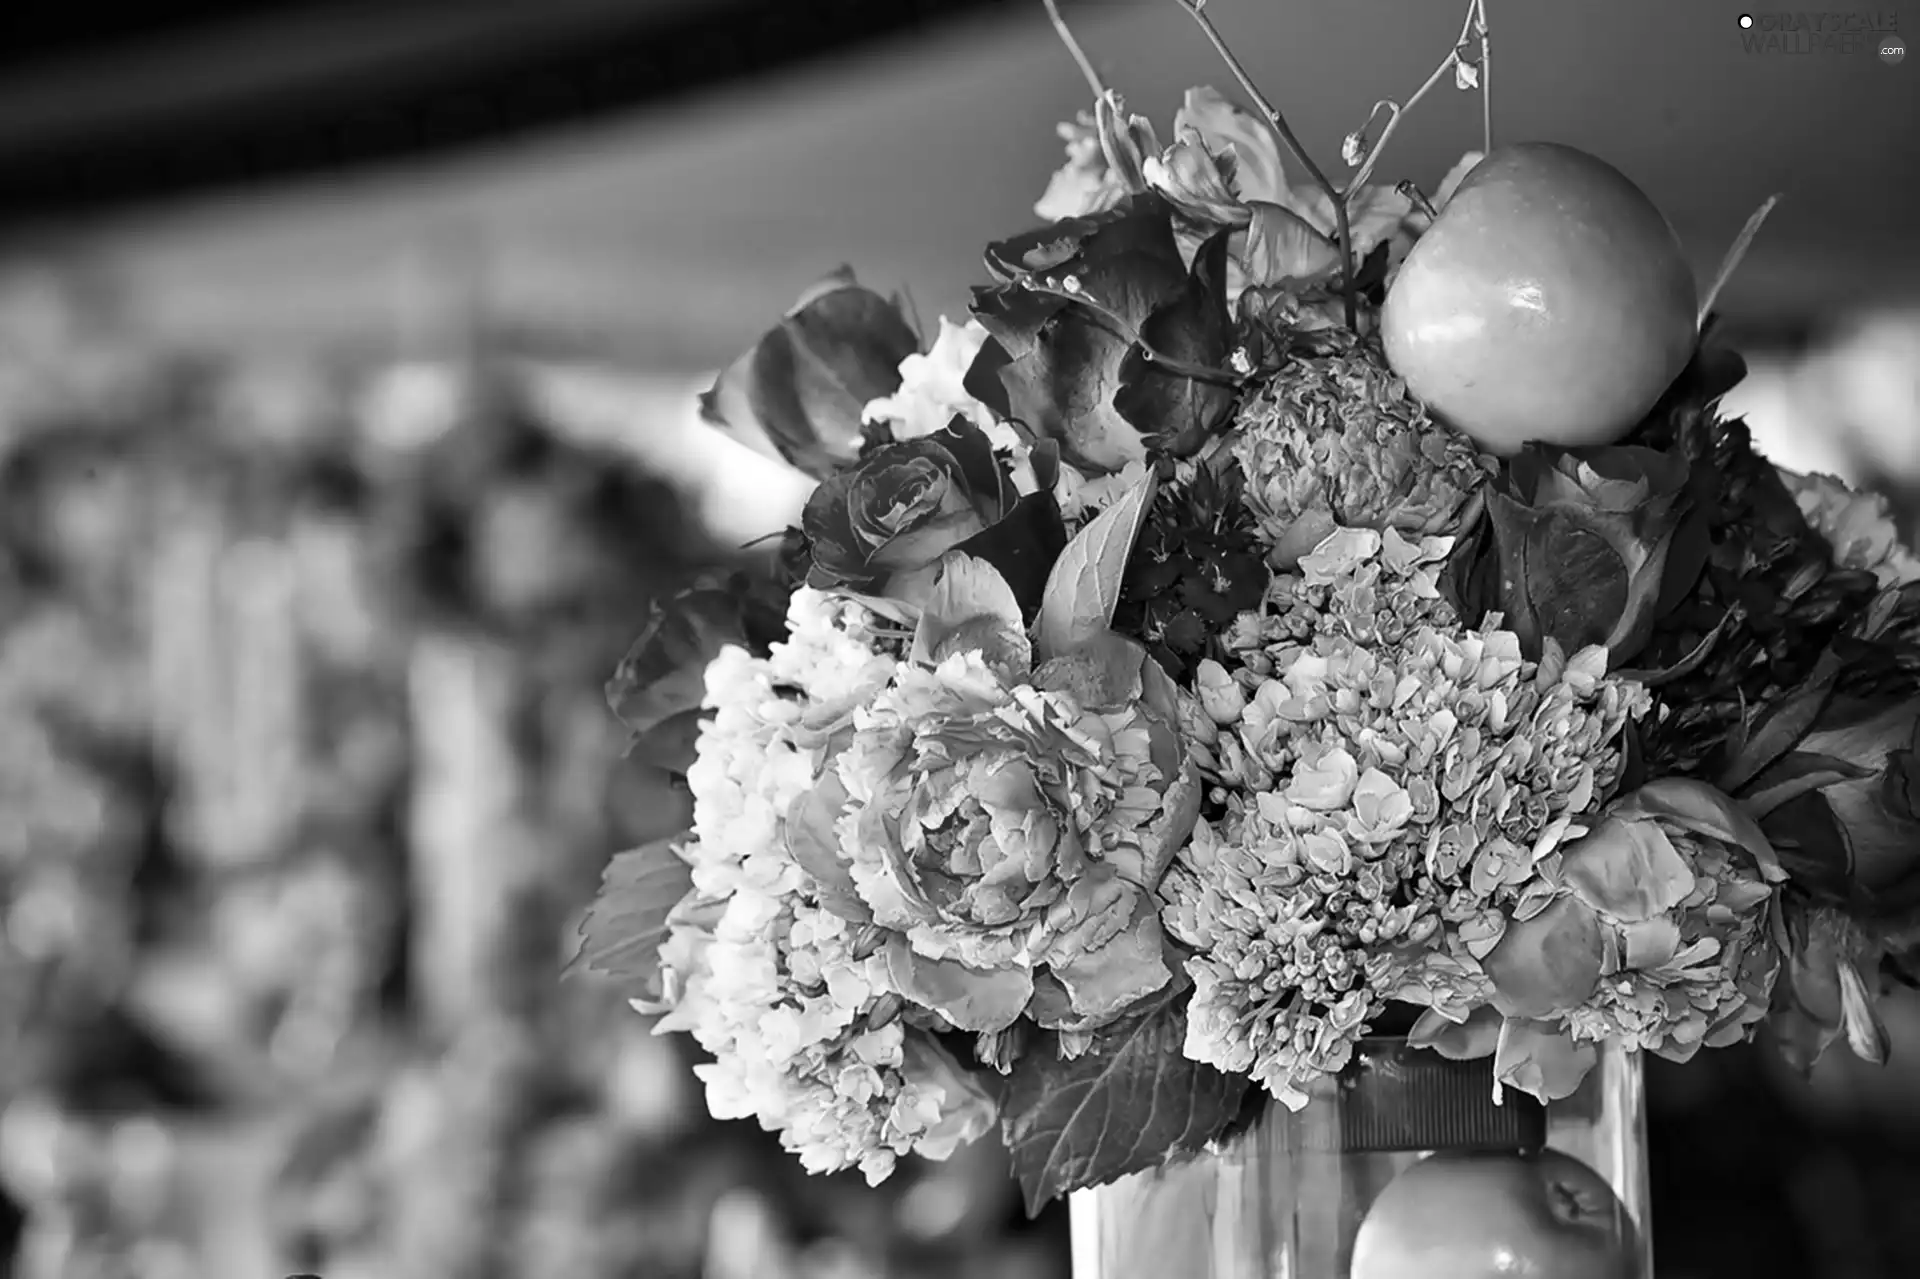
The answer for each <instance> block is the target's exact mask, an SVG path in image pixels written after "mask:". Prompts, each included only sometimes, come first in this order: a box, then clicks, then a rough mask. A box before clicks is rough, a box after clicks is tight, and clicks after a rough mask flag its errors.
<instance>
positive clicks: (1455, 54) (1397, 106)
mask: <svg viewBox="0 0 1920 1279" xmlns="http://www.w3.org/2000/svg"><path fill="white" fill-rule="evenodd" d="M1480 6H1481V0H1468V3H1467V17H1466V21H1464V22H1462V23H1461V24H1460V36H1459V38H1458V39H1456V40H1455V41H1454V42H1453V48H1451V49H1449V50H1447V56H1446V57H1444V58H1442V59H1441V60H1440V65H1439V66H1437V67H1435V68H1434V69H1433V74H1432V75H1430V76H1428V77H1427V79H1426V83H1424V84H1422V85H1421V86H1420V87H1419V88H1418V89H1415V90H1414V91H1413V96H1412V97H1411V98H1408V99H1407V100H1406V102H1405V103H1404V104H1403V103H1398V102H1394V101H1392V100H1391V99H1389V100H1388V101H1387V102H1386V103H1385V104H1384V105H1385V106H1386V108H1387V127H1386V128H1384V129H1382V130H1381V131H1380V137H1379V139H1378V140H1377V141H1375V142H1374V144H1373V145H1372V146H1371V147H1368V148H1367V158H1366V161H1365V162H1364V163H1363V164H1361V166H1360V171H1359V172H1358V173H1356V174H1354V175H1353V181H1351V182H1349V183H1347V196H1346V198H1347V199H1349V200H1350V199H1353V198H1354V196H1355V195H1357V194H1358V193H1359V191H1360V189H1361V187H1363V186H1365V185H1366V181H1367V179H1368V178H1369V177H1371V176H1373V166H1374V164H1375V162H1377V161H1378V160H1379V159H1380V153H1381V152H1382V151H1385V150H1386V149H1387V140H1388V139H1389V138H1391V137H1393V131H1394V130H1395V129H1398V128H1399V127H1400V121H1401V119H1402V118H1403V117H1405V115H1406V114H1407V112H1409V111H1411V110H1413V109H1414V107H1416V106H1417V105H1419V102H1420V99H1422V98H1424V97H1426V96H1427V94H1428V93H1430V92H1431V91H1432V90H1433V86H1434V85H1436V84H1439V83H1440V77H1441V76H1443V75H1445V74H1447V72H1449V71H1451V70H1453V68H1454V67H1455V65H1457V64H1458V63H1459V61H1460V50H1462V49H1464V48H1466V47H1467V41H1468V40H1469V39H1470V38H1472V36H1473V31H1474V24H1475V23H1476V22H1478V21H1481V20H1482V18H1481V15H1482V9H1481V7H1480ZM1486 47H1487V36H1486V28H1485V27H1484V26H1482V27H1481V29H1480V48H1481V51H1482V56H1483V57H1484V56H1485V50H1486ZM1485 76H1486V73H1485V71H1484V70H1483V71H1482V72H1481V81H1480V97H1481V103H1480V108H1481V111H1482V113H1483V114H1484V112H1485V111H1486V102H1487V98H1486V89H1487V82H1486V79H1485ZM1374 110H1376V111H1378V110H1379V107H1378V106H1376V107H1375V108H1374ZM1368 123H1369V124H1371V123H1372V120H1371V119H1369V120H1368Z"/></svg>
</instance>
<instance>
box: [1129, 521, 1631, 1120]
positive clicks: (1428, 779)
mask: <svg viewBox="0 0 1920 1279" xmlns="http://www.w3.org/2000/svg"><path fill="white" fill-rule="evenodd" d="M1446 550H1447V540H1446V539H1425V540H1424V541H1423V542H1422V543H1417V544H1416V543H1413V542H1410V541H1408V540H1406V539H1404V538H1400V537H1398V536H1397V535H1395V534H1393V533H1391V532H1389V533H1386V534H1381V533H1376V532H1373V531H1370V530H1351V529H1347V530H1341V531H1339V532H1338V533H1336V534H1335V535H1333V536H1332V537H1330V538H1329V539H1327V541H1326V542H1325V543H1323V545H1322V547H1321V548H1319V549H1318V550H1316V551H1315V552H1314V553H1313V554H1310V555H1308V556H1307V557H1306V558H1305V559H1303V560H1302V562H1301V565H1300V572H1299V573H1298V574H1289V575H1281V577H1280V578H1279V580H1277V581H1276V583H1275V587H1274V590H1273V592H1272V594H1271V596H1270V599H1271V601H1272V603H1271V604H1270V605H1269V606H1268V608H1267V609H1265V610H1263V611H1262V612H1261V614H1259V615H1257V616H1249V617H1245V618H1242V619H1241V622H1240V623H1239V624H1238V625H1237V626H1236V628H1235V632H1234V643H1235V645H1236V647H1237V648H1239V650H1240V659H1241V662H1242V664H1241V665H1240V667H1239V668H1238V670H1236V671H1234V672H1230V673H1229V672H1226V670H1225V668H1224V667H1218V666H1214V667H1213V668H1212V669H1210V670H1208V671H1206V672H1205V673H1203V674H1202V676H1201V686H1202V698H1203V703H1202V704H1203V706H1205V708H1206V711H1207V719H1208V720H1209V721H1210V722H1211V723H1212V724H1213V725H1214V726H1215V732H1214V734H1213V740H1212V742H1211V743H1206V742H1204V741H1203V743H1202V745H1201V747H1200V749H1201V750H1202V751H1203V752H1204V762H1205V763H1206V765H1207V771H1208V772H1210V773H1211V774H1212V776H1213V778H1215V779H1217V788H1216V791H1215V797H1216V799H1217V800H1219V801H1221V802H1222V805H1223V808H1224V812H1223V813H1222V814H1221V815H1220V816H1219V817H1218V818H1217V819H1216V820H1215V821H1213V822H1211V823H1206V824H1203V826H1202V827H1201V829H1200V830H1199V831H1198V832H1197V833H1196V837H1195V839H1194V841H1193V843H1192V844H1191V846H1190V847H1189V848H1188V850H1187V851H1186V852H1185V853H1184V854H1183V855H1182V856H1181V857H1180V858H1179V859H1177V860H1176V862H1175V865H1174V869H1173V870H1172V871H1171V872H1170V873H1169V875H1168V878H1167V882H1166V885H1165V886H1164V888H1163V895H1164V897H1165V898H1166V900H1167V908H1166V912H1165V922H1166V925H1167V928H1168V931H1169V932H1170V933H1171V934H1172V935H1173V936H1175V937H1176V938H1177V939H1179V940H1180V941H1182V942H1183V943H1185V944H1186V945H1188V946H1190V947H1192V948H1193V949H1194V951H1195V952H1196V953H1195V954H1194V956H1193V958H1191V959H1190V960H1188V962H1187V972H1188V974H1189V976H1190V977H1191V978H1192V979H1193V982H1194V995H1193V1003H1192V1006H1191V1008H1190V1010H1189V1015H1188V1030H1187V1043H1186V1051H1187V1054H1188V1055H1189V1056H1191V1057H1194V1058H1195V1059H1197V1060H1200V1061H1205V1062H1209V1063H1212V1064H1213V1065H1216V1066H1218V1067H1219V1068H1221V1069H1223V1070H1228V1071H1235V1072H1243V1073H1247V1074H1250V1075H1251V1076H1252V1077H1253V1078H1254V1079H1256V1080H1257V1081H1258V1082H1260V1083H1261V1084H1262V1085H1264V1086H1265V1087H1266V1088H1267V1089H1268V1090H1269V1091H1270V1092H1272V1093H1273V1095H1274V1096H1276V1097H1278V1098H1279V1099H1280V1100H1282V1101H1283V1102H1286V1103H1287V1104H1289V1105H1292V1106H1300V1105H1304V1104H1305V1102H1306V1100H1307V1091H1306V1090H1307V1087H1308V1085H1309V1084H1311V1083H1312V1082H1313V1081H1314V1080H1315V1079H1316V1078H1318V1077H1320V1076H1322V1075H1326V1074H1329V1073H1332V1072H1335V1071H1338V1070H1339V1069H1341V1068H1342V1067H1343V1066H1344V1065H1345V1064H1346V1063H1347V1061H1348V1059H1349V1057H1350V1055H1351V1053H1352V1051H1353V1048H1354V1046H1355V1044H1356V1042H1357V1041H1358V1039H1359V1037H1360V1036H1361V1034H1362V1033H1363V1032H1364V1030H1365V1029H1366V1026H1367V1024H1368V1022H1369V1020H1370V1019H1371V1018H1372V1017H1374V1016H1376V1015H1377V1014H1378V1013H1379V1012H1380V1011H1381V1010H1382V1009H1383V1008H1384V1006H1385V1004H1386V1003H1387V1002H1388V1001H1395V1000H1397V1001H1401V1002H1406V1003H1412V1004H1420V1005H1426V1006H1433V1005H1435V1004H1444V1005H1447V1006H1449V1007H1450V1008H1452V1009H1455V1010H1457V1012H1458V1013H1459V1015H1462V1016H1464V1015H1465V1013H1466V1011H1467V1010H1468V1009H1470V1008H1471V1007H1472V1006H1473V1005H1474V1004H1475V1003H1477V1002H1478V1001H1479V1000H1480V999H1482V998H1484V995H1485V990H1486V983H1485V979H1484V976H1483V975H1482V974H1480V973H1479V972H1478V966H1477V959H1478V957H1479V956H1480V955H1483V954H1485V953H1486V950H1487V949H1488V948H1490V947H1491V946H1492V944H1493V943H1495V942H1497V941H1498V940H1499V938H1500V935H1501V931H1502V922H1503V919H1504V914H1503V912H1506V911H1509V910H1516V909H1524V905H1523V903H1526V902H1528V901H1529V900H1530V899H1531V900H1533V901H1536V902H1537V901H1539V900H1543V899H1545V898H1546V897H1547V896H1549V895H1550V894H1551V892H1552V889H1551V887H1550V886H1549V885H1546V884H1544V883H1543V882H1541V881H1540V880H1539V878H1538V866H1539V863H1540V861H1541V859H1542V858H1543V857H1545V856H1546V855H1547V854H1549V853H1551V852H1552V851H1553V849H1554V848H1555V847H1556V846H1557V844H1558V842H1559V841H1560V840H1561V839H1562V838H1564V837H1565V836H1566V834H1567V833H1568V832H1569V830H1570V829H1572V828H1573V823H1574V822H1575V821H1577V820H1578V819H1579V818H1580V817H1581V816H1582V815H1583V814H1584V813H1586V812H1587V811H1588V810H1589V809H1590V808H1592V807H1593V806H1595V804H1596V803H1597V802H1598V800H1599V799H1600V798H1601V797H1602V796H1603V795H1604V794H1605V793H1606V792H1607V791H1608V790H1609V789H1610V788H1611V787H1612V786H1613V784H1614V783H1615V782H1616V780H1617V779H1618V776H1619V773H1620V770H1621V758H1622V757H1621V748H1620V744H1619V738H1620V735H1621V732H1622V730H1623V729H1624V728H1625V727H1626V725H1627V723H1628V722H1629V721H1630V720H1631V719H1633V718H1634V717H1636V716H1638V715H1639V714H1641V713H1643V712H1644V711H1645V710H1646V709H1647V708H1648V706H1649V698H1648V695H1647V694H1646V692H1645V691H1644V689H1642V688H1641V687H1640V686H1639V685H1637V684H1634V683H1632V682H1629V681H1625V680H1621V679H1618V678H1609V677H1608V676H1607V675H1606V669H1605V667H1606V657H1605V652H1604V650H1601V649H1597V648H1595V649H1590V650H1587V651H1583V652H1581V653H1578V654H1576V655H1574V656H1573V657H1572V658H1571V659H1564V658H1561V657H1559V656H1557V655H1550V656H1549V660H1546V661H1543V662H1538V663H1536V662H1530V661H1527V660H1525V659H1524V658H1523V657H1522V656H1521V652H1520V641H1519V638H1518V637H1517V636H1516V635H1514V634H1512V633H1511V632H1508V631H1504V630H1501V629H1500V627H1499V619H1498V617H1497V616H1492V617H1489V618H1488V620H1487V622H1486V623H1485V624H1484V625H1482V626H1481V627H1478V628H1464V627H1462V626H1460V625H1459V624H1458V622H1457V620H1455V619H1454V618H1453V617H1452V615H1451V609H1450V608H1448V606H1447V605H1446V604H1445V602H1444V601H1443V600H1442V599H1441V598H1440V597H1439V592H1438V590H1437V587H1436V582H1435V579H1436V577H1437V573H1438V561H1439V560H1440V559H1441V558H1443V557H1444V555H1445V552H1446ZM1223 677H1224V680H1230V691H1229V688H1228V686H1227V684H1226V683H1225V682H1224V681H1223Z"/></svg>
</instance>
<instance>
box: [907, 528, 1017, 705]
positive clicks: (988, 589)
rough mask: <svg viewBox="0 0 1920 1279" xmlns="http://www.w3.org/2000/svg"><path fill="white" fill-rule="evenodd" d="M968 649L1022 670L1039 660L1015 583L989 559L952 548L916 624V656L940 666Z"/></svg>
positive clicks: (1004, 666) (1005, 666)
mask: <svg viewBox="0 0 1920 1279" xmlns="http://www.w3.org/2000/svg"><path fill="white" fill-rule="evenodd" d="M964 652H978V653H980V654H981V655H982V656H983V657H985V658H986V660H987V662H988V664H989V665H992V666H995V667H998V668H1000V669H1002V670H1008V671H1013V672H1016V673H1017V674H1020V675H1024V674H1026V672H1027V671H1028V670H1029V669H1031V667H1032V665H1033V646H1032V645H1031V644H1029V643H1028V642H1027V626H1026V621H1025V619H1024V618H1023V617H1022V616H1021V614H1020V601H1019V600H1018V599H1016V598H1015V597H1014V593H1013V587H1011V586H1009V585H1008V584H1007V579H1006V578H1004V577H1002V576H1001V575H1000V573H999V571H998V570H997V569H995V568H994V566H993V565H991V564H989V563H988V562H987V561H986V560H984V559H976V558H975V557H974V556H971V555H968V554H966V553H965V552H961V551H949V552H947V554H946V555H945V556H943V557H942V558H941V561H940V579H939V581H937V582H935V583H934V587H933V593H932V595H931V596H930V597H929V598H928V600H927V602H926V604H925V605H924V606H922V608H921V612H920V624H919V625H918V626H917V627H915V628H914V633H913V660H914V661H916V662H921V663H924V664H926V665H928V666H934V665H938V664H939V663H940V662H941V661H943V660H944V659H946V658H947V657H950V656H952V655H953V654H955V653H964Z"/></svg>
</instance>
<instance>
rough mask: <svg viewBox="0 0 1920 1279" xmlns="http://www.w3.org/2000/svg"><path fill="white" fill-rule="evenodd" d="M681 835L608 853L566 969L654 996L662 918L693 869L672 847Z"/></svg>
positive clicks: (688, 884)
mask: <svg viewBox="0 0 1920 1279" xmlns="http://www.w3.org/2000/svg"><path fill="white" fill-rule="evenodd" d="M683 838H684V836H680V835H675V836H673V837H671V838H668V839H656V840H654V841H653V842H652V843H650V844H642V845H640V847H638V848H630V849H628V850H627V851H626V852H623V853H615V854H614V857H613V860H612V861H611V862H609V863H608V864H607V870H606V874H605V875H604V876H603V877H602V878H601V881H600V891H599V892H598V893H596V894H594V898H593V904H592V905H590V906H588V907H587V912H586V916H585V917H584V918H583V919H582V920H581V921H580V949H579V951H578V952H577V953H576V954H575V955H574V957H573V959H572V961H571V962H570V963H569V964H568V965H567V969H566V971H567V972H568V973H576V972H595V973H600V974H602V975H604V976H607V977H611V978H613V979H614V980H615V981H618V982H620V983H621V984H622V985H628V986H635V987H638V988H639V989H641V990H642V991H644V992H645V993H646V994H647V996H648V997H657V996H658V994H659V993H660V946H661V943H663V942H665V941H666V940H667V931H668V930H667V917H668V916H669V915H670V914H671V913H672V912H673V908H674V907H675V906H678V905H679V904H680V901H681V899H682V898H684V897H685V896H686V895H687V894H688V893H690V892H692V891H693V871H692V870H691V869H690V868H689V867H688V866H687V863H686V862H685V861H683V860H681V857H680V854H679V852H678V851H677V849H678V845H679V843H680V841H681V839H683Z"/></svg>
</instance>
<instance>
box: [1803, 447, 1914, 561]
mask: <svg viewBox="0 0 1920 1279" xmlns="http://www.w3.org/2000/svg"><path fill="white" fill-rule="evenodd" d="M1780 478H1781V480H1783V481H1784V482H1785V483H1786V486H1787V489H1788V491H1789V492H1791V493H1792V494H1793V496H1794V500H1795V501H1797V502H1798V503H1799V505H1800V513H1801V514H1802V515H1804V516H1806V519H1807V523H1808V524H1809V525H1811V526H1812V528H1813V531H1814V532H1816V533H1818V534H1819V535H1820V536H1821V537H1824V538H1826V539H1827V542H1828V544H1829V545H1831V546H1832V547H1833V562H1834V563H1835V564H1836V565H1838V566H1839V567H1841V568H1846V569H1854V570H1857V571H1860V572H1868V573H1872V574H1873V575H1874V576H1875V577H1877V578H1878V579H1879V580H1880V585H1881V586H1882V587H1893V586H1904V585H1906V584H1907V583H1908V582H1914V581H1920V556H1916V555H1915V554H1914V553H1913V551H1912V549H1911V548H1910V547H1909V546H1908V545H1907V540H1906V538H1905V537H1904V536H1903V535H1902V533H1901V531H1900V522H1899V520H1898V519H1897V518H1896V517H1895V515H1894V511H1893V505H1892V503H1890V502H1889V501H1888V500H1887V498H1886V495H1885V494H1882V493H1872V492H1867V493H1862V492H1857V491H1856V490H1854V489H1852V488H1850V487H1848V486H1847V484H1846V483H1845V482H1844V481H1842V480H1838V479H1835V478H1834V477H1833V476H1831V475H1795V474H1794V473H1792V472H1791V471H1782V472H1781V473H1780Z"/></svg>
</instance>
